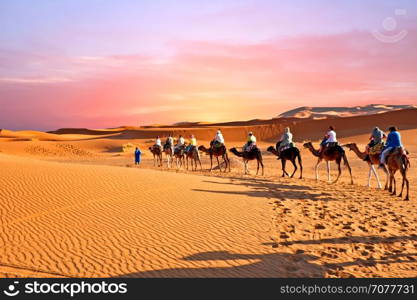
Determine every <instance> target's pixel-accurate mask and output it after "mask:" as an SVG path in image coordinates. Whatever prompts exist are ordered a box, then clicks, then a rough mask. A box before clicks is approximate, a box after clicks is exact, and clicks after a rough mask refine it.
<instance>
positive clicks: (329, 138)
mask: <svg viewBox="0 0 417 300" xmlns="http://www.w3.org/2000/svg"><path fill="white" fill-rule="evenodd" d="M336 144H337V138H336V131H335V128H334V126H329V130H328V131H327V133H326V135H325V137H324V139H323V140H322V141H321V143H320V150H319V152H320V153H321V152H322V151H323V148H324V147H329V146H336Z"/></svg>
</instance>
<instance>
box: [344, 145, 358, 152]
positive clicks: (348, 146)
mask: <svg viewBox="0 0 417 300" xmlns="http://www.w3.org/2000/svg"><path fill="white" fill-rule="evenodd" d="M342 147H346V148H348V149H349V150H350V151H352V150H353V148H354V147H355V146H354V144H346V145H342Z"/></svg>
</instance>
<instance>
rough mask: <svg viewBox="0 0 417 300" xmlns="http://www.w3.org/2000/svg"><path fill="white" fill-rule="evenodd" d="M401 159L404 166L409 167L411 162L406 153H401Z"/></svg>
mask: <svg viewBox="0 0 417 300" xmlns="http://www.w3.org/2000/svg"><path fill="white" fill-rule="evenodd" d="M402 161H403V164H404V167H405V168H406V169H409V168H411V162H410V159H409V158H408V156H407V155H403V156H402Z"/></svg>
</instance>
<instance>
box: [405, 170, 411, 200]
mask: <svg viewBox="0 0 417 300" xmlns="http://www.w3.org/2000/svg"><path fill="white" fill-rule="evenodd" d="M404 180H405V184H406V188H407V194H406V195H405V198H404V200H410V198H409V192H410V182H409V181H408V178H407V173H406V174H405V176H404Z"/></svg>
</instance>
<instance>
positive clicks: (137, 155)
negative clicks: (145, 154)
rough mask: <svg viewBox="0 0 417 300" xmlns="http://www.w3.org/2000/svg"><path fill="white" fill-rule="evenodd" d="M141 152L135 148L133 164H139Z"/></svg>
mask: <svg viewBox="0 0 417 300" xmlns="http://www.w3.org/2000/svg"><path fill="white" fill-rule="evenodd" d="M141 154H142V152H140V150H139V149H138V150H135V164H139V163H140V156H141Z"/></svg>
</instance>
